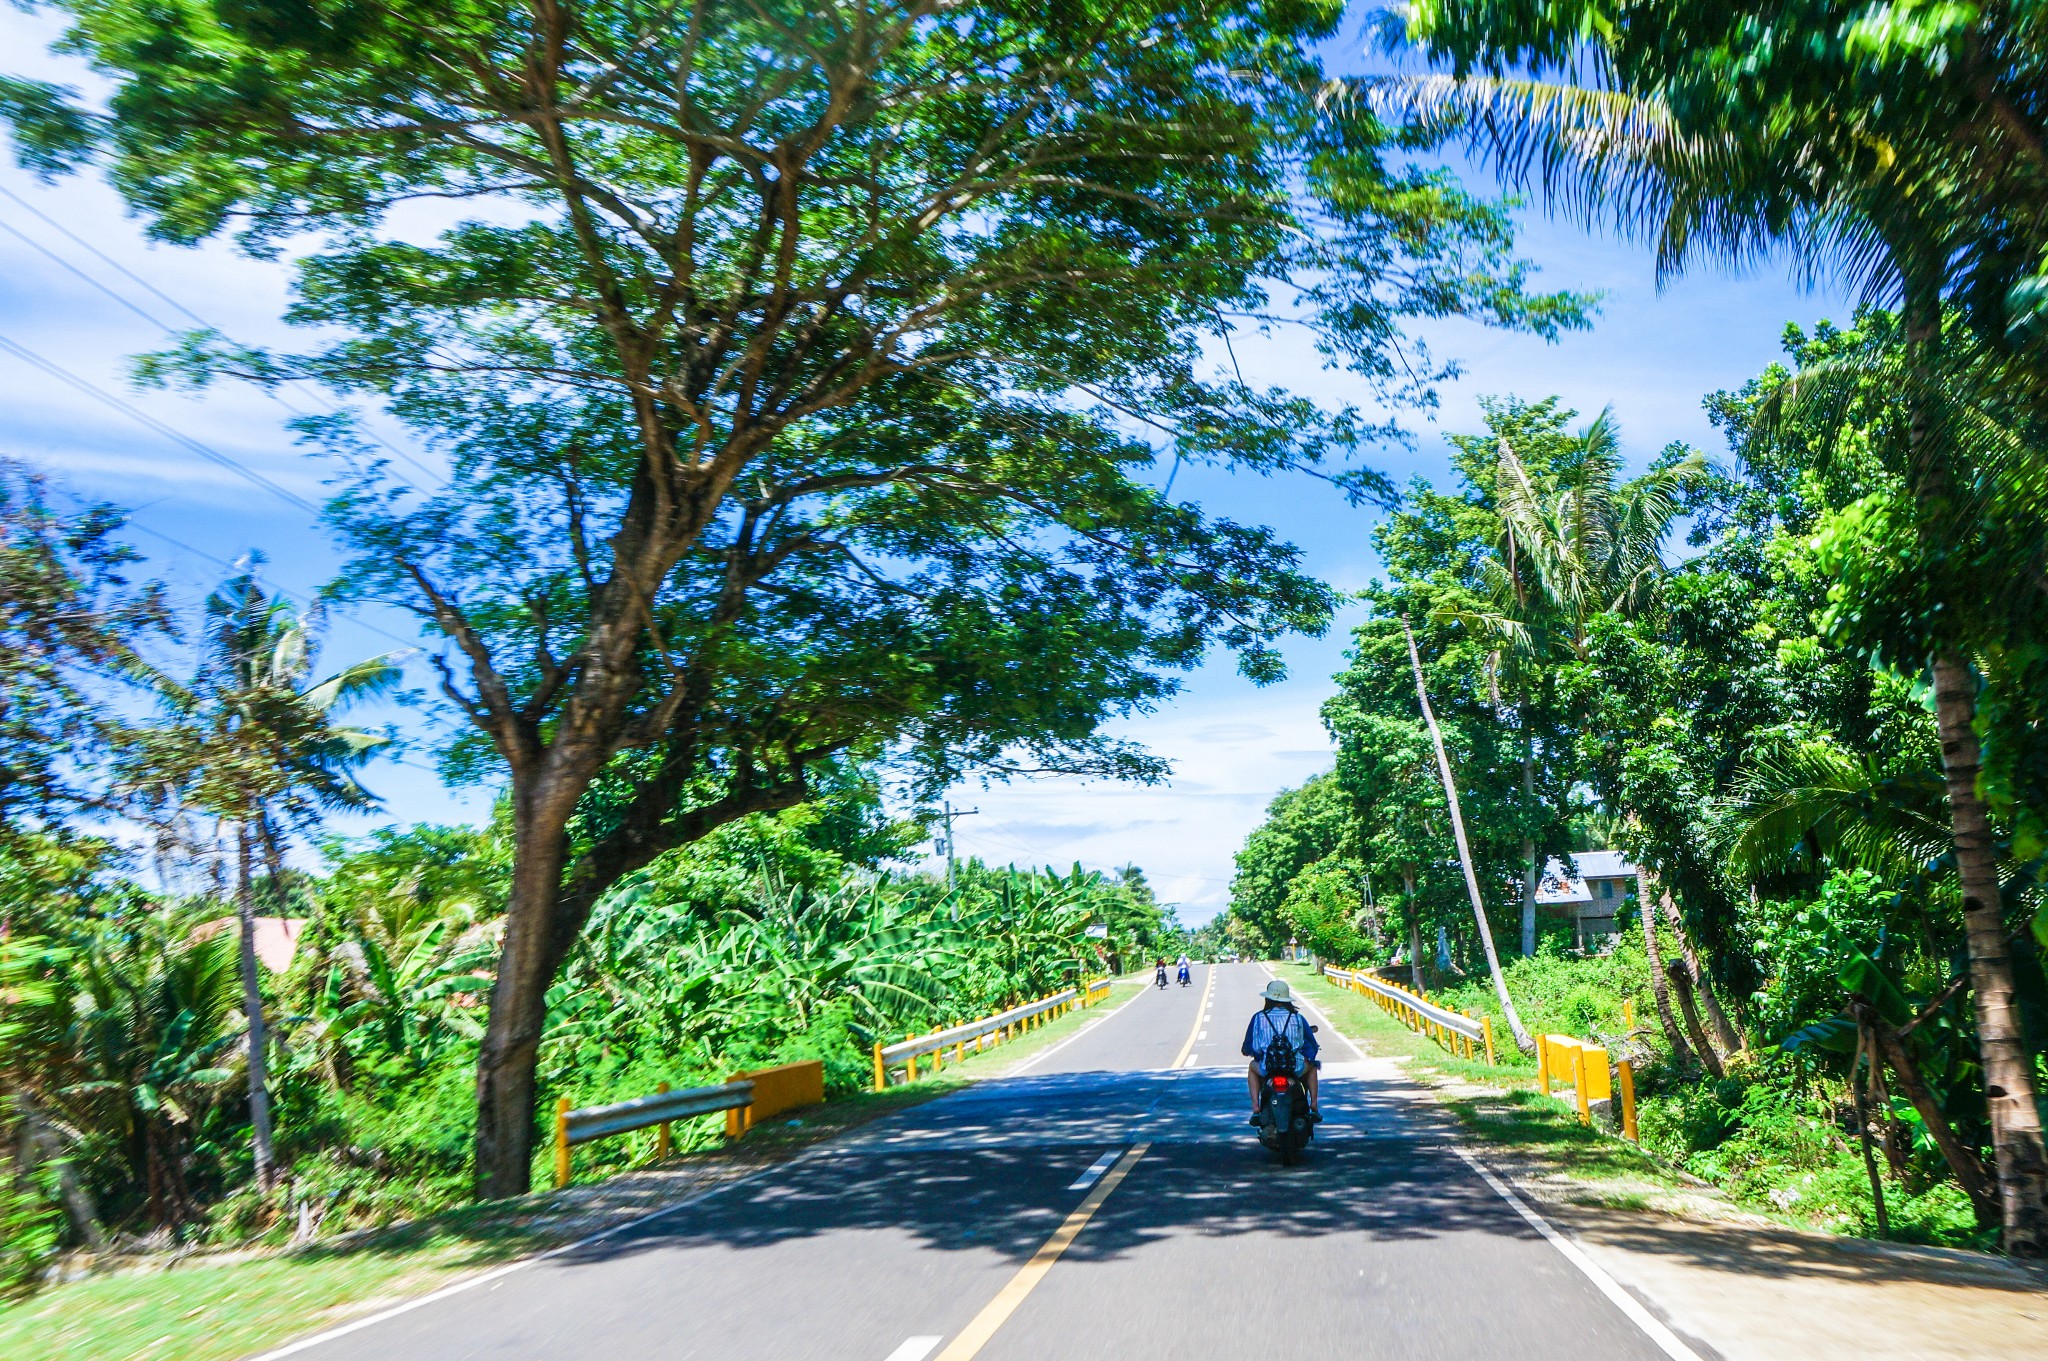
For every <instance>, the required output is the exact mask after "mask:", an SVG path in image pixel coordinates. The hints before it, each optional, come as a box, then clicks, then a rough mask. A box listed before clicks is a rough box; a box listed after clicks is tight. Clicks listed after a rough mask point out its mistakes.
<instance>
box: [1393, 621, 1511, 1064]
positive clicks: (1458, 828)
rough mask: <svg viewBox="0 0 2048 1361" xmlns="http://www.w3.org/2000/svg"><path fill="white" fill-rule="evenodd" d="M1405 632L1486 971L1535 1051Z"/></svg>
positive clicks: (1417, 654)
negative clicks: (1511, 990)
mask: <svg viewBox="0 0 2048 1361" xmlns="http://www.w3.org/2000/svg"><path fill="white" fill-rule="evenodd" d="M1401 632H1402V633H1403V634H1405V635H1406V636H1407V638H1408V665H1409V666H1410V667H1412V668H1413V669H1414V671H1415V698H1416V700H1417V701H1418V702H1419V703H1420V704H1421V705H1422V721H1423V722H1424V723H1425V724H1427V725H1428V727H1429V740H1430V741H1431V742H1432V743H1434V744H1435V746H1436V768H1437V771H1438V773H1440V774H1441V775H1442V776H1443V780H1444V801H1445V802H1446V803H1448V804H1449V805H1450V808H1451V834H1452V836H1453V837H1454V838H1455V839H1456V841H1457V843H1458V866H1459V868H1461V869H1463V870H1464V871H1465V892H1466V894H1467V895H1468V896H1469V897H1470V898H1471V899H1472V920H1473V921H1474V922H1475V923H1476V924H1477V925H1478V927H1479V945H1480V948H1481V949H1483V950H1484V951H1485V952H1486V971H1487V972H1488V973H1490V974H1491V975H1493V991H1494V993H1495V995H1496V996H1498V997H1499V998H1500V1009H1501V1014H1502V1015H1504V1016H1505V1017H1506V1018H1507V1023H1508V1029H1509V1030H1510V1031H1511V1032H1513V1034H1514V1037H1515V1047H1516V1048H1517V1049H1519V1050H1521V1051H1522V1052H1523V1053H1525V1054H1528V1053H1533V1052H1535V1049H1536V1042H1535V1041H1534V1040H1532V1039H1530V1038H1529V1031H1528V1029H1527V1028H1526V1027H1524V1026H1523V1024H1522V1014H1521V1013H1520V1012H1519V1011H1517V1010H1515V999H1514V998H1512V997H1510V996H1508V981H1507V979H1506V978H1505V977H1503V976H1502V974H1501V971H1500V955H1499V954H1498V953H1496V952H1495V950H1494V948H1493V927H1492V926H1491V925H1489V924H1488V923H1487V920H1486V904H1485V903H1484V902H1483V901H1481V899H1480V897H1479V877H1478V875H1477V874H1475V873H1474V872H1473V869H1472V848H1471V847H1470V846H1468V845H1466V843H1465V815H1464V813H1463V812H1461V811H1460V810H1459V807H1458V782H1457V780H1456V779H1455V778H1453V777H1452V775H1451V758H1450V756H1449V755H1448V754H1446V753H1445V751H1444V735H1443V732H1442V730H1441V729H1439V728H1438V727H1437V725H1436V713H1435V711H1434V710H1432V709H1431V708H1430V707H1429V687H1428V686H1427V685H1425V684H1424V683H1423V680H1422V653H1421V651H1420V650H1419V649H1418V648H1417V647H1416V646H1415V631H1414V630H1413V629H1411V628H1409V627H1408V621H1407V620H1406V619H1403V620H1402V621H1401Z"/></svg>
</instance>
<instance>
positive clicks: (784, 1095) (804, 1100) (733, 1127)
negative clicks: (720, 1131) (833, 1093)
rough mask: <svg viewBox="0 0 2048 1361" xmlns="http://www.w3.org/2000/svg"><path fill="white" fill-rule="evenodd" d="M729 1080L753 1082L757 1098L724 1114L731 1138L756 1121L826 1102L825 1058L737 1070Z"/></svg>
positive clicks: (748, 1128) (727, 1135) (727, 1131)
mask: <svg viewBox="0 0 2048 1361" xmlns="http://www.w3.org/2000/svg"><path fill="white" fill-rule="evenodd" d="M726 1081H728V1082H751V1083H753V1084H754V1099H753V1100H752V1101H749V1102H748V1103H747V1104H746V1105H744V1106H735V1107H733V1108H732V1109H731V1110H728V1111H727V1112H726V1113H725V1135H726V1137H727V1138H728V1139H737V1138H739V1137H740V1136H741V1135H742V1134H745V1133H746V1132H747V1131H748V1130H750V1129H752V1128H753V1127H754V1122H755V1121H757V1120H766V1119H767V1118H768V1117H770V1116H772V1115H780V1114H782V1113H783V1112H784V1111H793V1110H795V1109H796V1108H797V1107H799V1106H815V1105H817V1104H818V1103H819V1102H821V1101H823V1100H824V1099H825V1061H824V1060H823V1059H805V1060H803V1061H802V1062H799V1063H783V1064H778V1065H777V1066H775V1067H773V1068H755V1069H753V1070H751V1071H749V1072H745V1073H734V1074H733V1075H732V1076H731V1077H729V1078H727V1079H726Z"/></svg>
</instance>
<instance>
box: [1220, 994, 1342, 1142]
mask: <svg viewBox="0 0 2048 1361" xmlns="http://www.w3.org/2000/svg"><path fill="white" fill-rule="evenodd" d="M1260 996H1261V997H1262V998H1263V999H1264V1005H1262V1006H1261V1007H1260V1008H1259V1009H1258V1011H1257V1012H1255V1013H1254V1014H1253V1016H1252V1019H1251V1024H1250V1025H1248V1026H1246V1027H1245V1029H1244V1047H1243V1048H1242V1050H1240V1052H1241V1053H1243V1054H1244V1055H1245V1057H1247V1058H1249V1059H1250V1060H1251V1066H1250V1067H1248V1068H1246V1069H1245V1084H1246V1085H1247V1086H1248V1087H1250V1088H1251V1094H1252V1115H1253V1117H1254V1118H1257V1116H1258V1114H1259V1082H1260V1079H1262V1078H1263V1077H1264V1076H1265V1067H1264V1065H1265V1061H1266V1050H1267V1049H1268V1048H1269V1047H1270V1046H1271V1045H1272V1043H1273V1041H1274V1039H1275V1038H1276V1037H1280V1036H1285V1037H1286V1039H1287V1042H1288V1043H1289V1044H1291V1045H1293V1046H1294V1052H1295V1054H1296V1055H1297V1056H1299V1060H1300V1064H1301V1071H1300V1072H1299V1073H1294V1074H1290V1076H1293V1077H1299V1078H1300V1079H1301V1084H1302V1086H1303V1087H1304V1088H1306V1089H1307V1091H1308V1108H1309V1112H1310V1118H1311V1119H1320V1118H1321V1114H1320V1108H1319V1105H1318V1102H1317V1075H1318V1074H1317V1070H1318V1069H1320V1068H1321V1067H1322V1063H1321V1061H1320V1060H1319V1059H1318V1058H1317V1057H1316V1055H1317V1050H1318V1046H1317V1044H1316V1030H1315V1027H1314V1026H1312V1025H1310V1024H1309V1023H1308V1020H1307V1018H1306V1017H1304V1016H1303V1015H1302V1014H1301V1013H1300V1012H1299V1011H1297V1010H1295V1007H1294V995H1293V993H1291V992H1290V991H1289V990H1288V987H1287V984H1286V983H1284V982H1282V981H1281V980H1280V979H1277V978H1276V979H1274V980H1273V981H1272V982H1270V983H1268V984H1267V985H1266V990H1265V992H1263V993H1262V994H1260Z"/></svg>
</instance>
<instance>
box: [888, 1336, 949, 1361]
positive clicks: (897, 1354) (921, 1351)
mask: <svg viewBox="0 0 2048 1361" xmlns="http://www.w3.org/2000/svg"><path fill="white" fill-rule="evenodd" d="M943 1341H945V1339H944V1338H942V1337H906V1338H904V1339H903V1345H902V1346H900V1347H898V1348H897V1349H896V1350H895V1351H893V1352H890V1353H889V1354H888V1355H887V1356H885V1357H883V1358H882V1361H924V1359H925V1358H926V1357H927V1356H930V1355H931V1354H932V1348H934V1347H936V1346H938V1345H939V1343H941V1342H943Z"/></svg>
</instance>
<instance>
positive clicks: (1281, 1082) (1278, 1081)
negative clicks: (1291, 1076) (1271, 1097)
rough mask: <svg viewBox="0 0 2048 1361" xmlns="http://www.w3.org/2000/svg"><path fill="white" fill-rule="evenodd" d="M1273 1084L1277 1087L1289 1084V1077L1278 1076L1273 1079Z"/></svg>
mask: <svg viewBox="0 0 2048 1361" xmlns="http://www.w3.org/2000/svg"><path fill="white" fill-rule="evenodd" d="M1273 1085H1274V1086H1275V1087H1285V1086H1286V1085H1287V1079H1286V1078H1284V1077H1276V1078H1274V1079H1273Z"/></svg>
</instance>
